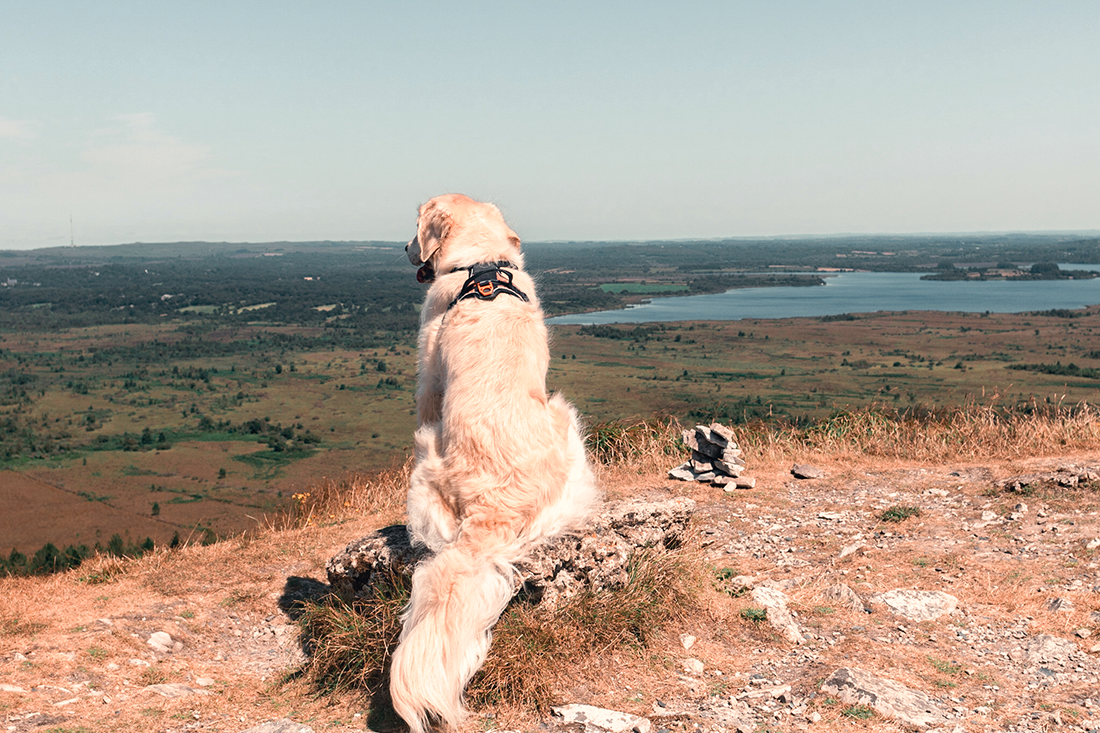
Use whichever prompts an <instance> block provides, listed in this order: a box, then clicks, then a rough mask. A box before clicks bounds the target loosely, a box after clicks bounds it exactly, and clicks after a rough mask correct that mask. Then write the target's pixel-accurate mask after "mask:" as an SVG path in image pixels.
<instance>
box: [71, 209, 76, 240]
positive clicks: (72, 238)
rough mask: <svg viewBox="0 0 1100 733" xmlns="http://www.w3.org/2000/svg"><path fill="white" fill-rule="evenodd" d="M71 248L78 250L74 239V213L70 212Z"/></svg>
mask: <svg viewBox="0 0 1100 733" xmlns="http://www.w3.org/2000/svg"><path fill="white" fill-rule="evenodd" d="M69 247H70V248H71V249H76V239H75V238H74V237H73V212H71V211H70V212H69Z"/></svg>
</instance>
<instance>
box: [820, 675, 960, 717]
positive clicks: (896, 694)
mask: <svg viewBox="0 0 1100 733" xmlns="http://www.w3.org/2000/svg"><path fill="white" fill-rule="evenodd" d="M821 691H822V692H823V693H825V694H827V695H835V696H836V697H837V699H839V700H840V701H841V702H843V703H845V704H846V705H867V706H869V707H871V708H874V710H875V712H877V713H878V714H879V715H883V716H885V717H888V718H895V719H897V720H900V721H902V722H904V723H907V724H909V725H915V726H920V727H924V726H927V725H933V724H936V723H943V722H945V721H946V720H947V711H946V710H944V709H943V708H942V707H940V705H939V704H938V703H936V702H935V701H934V700H932V698H930V697H929V696H928V695H926V694H924V693H923V692H920V691H918V690H911V689H909V688H908V687H906V686H904V685H901V684H899V683H897V682H894V681H893V680H887V679H883V678H881V677H876V676H875V675H873V674H870V673H869V672H864V671H862V670H858V669H853V668H851V667H841V668H840V669H838V670H836V671H835V672H833V673H832V674H831V675H829V678H828V679H826V680H825V682H824V683H822V685H821Z"/></svg>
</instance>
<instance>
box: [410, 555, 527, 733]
mask: <svg viewBox="0 0 1100 733" xmlns="http://www.w3.org/2000/svg"><path fill="white" fill-rule="evenodd" d="M501 557H502V556H501V555H498V554H496V553H487V554H483V553H477V554H474V553H473V552H471V550H470V548H469V546H468V545H466V544H465V543H456V544H451V545H449V546H446V547H444V548H443V549H442V550H441V551H440V552H439V553H438V554H437V555H435V556H434V557H432V558H430V559H427V560H425V561H424V562H422V563H421V564H420V566H419V567H417V569H416V572H415V573H413V580H412V597H411V598H410V599H409V605H408V607H407V608H406V609H405V612H404V614H402V617H401V618H402V622H403V624H404V628H403V629H402V631H401V638H400V641H399V643H398V646H397V650H396V651H395V652H394V654H393V659H392V662H391V666H390V697H391V699H392V701H393V708H394V710H395V711H397V714H398V715H400V716H401V717H402V718H404V720H405V722H406V723H408V724H409V729H410V731H411V733H423V732H424V731H425V730H426V729H427V728H428V727H429V726H430V725H432V723H433V721H434V720H438V721H439V722H441V723H443V724H444V726H445V727H447V728H449V729H451V730H455V729H457V728H458V726H459V725H460V724H461V722H462V720H463V719H464V717H465V715H466V709H465V706H464V705H463V703H462V691H463V689H464V688H465V687H466V683H467V682H469V681H470V678H471V677H472V676H473V674H474V672H476V671H477V670H478V668H480V667H481V665H482V663H483V662H484V661H485V655H486V654H487V653H488V651H489V642H490V640H491V639H492V628H493V624H495V623H496V621H497V619H498V618H499V617H500V614H501V613H503V612H504V608H505V607H506V606H507V605H508V601H509V600H511V598H512V594H513V592H514V588H513V585H512V573H513V569H512V566H511V565H510V564H509V563H508V562H506V561H504V560H502V559H501Z"/></svg>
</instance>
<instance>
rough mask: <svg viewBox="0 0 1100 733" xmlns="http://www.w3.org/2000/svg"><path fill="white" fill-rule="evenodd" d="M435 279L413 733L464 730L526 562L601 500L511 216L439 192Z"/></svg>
mask: <svg viewBox="0 0 1100 733" xmlns="http://www.w3.org/2000/svg"><path fill="white" fill-rule="evenodd" d="M406 251H407V252H408V256H409V260H410V261H411V262H412V263H413V264H414V265H419V266H420V270H419V271H418V273H417V279H418V280H420V281H421V282H429V283H431V286H430V287H429V288H428V293H427V296H426V297H425V299H424V305H423V309H422V310H421V311H420V343H419V349H420V353H419V365H418V372H419V385H418V388H417V395H416V400H417V410H418V415H419V417H418V423H419V427H418V429H417V431H416V434H415V436H414V441H415V451H416V465H415V467H414V469H413V472H412V476H411V478H410V482H409V497H408V526H409V530H410V533H411V536H412V538H413V541H414V542H416V543H418V544H423V545H427V546H428V547H429V548H430V549H431V550H432V551H433V552H434V554H433V555H432V556H431V557H429V558H428V559H426V560H425V561H423V562H422V563H420V565H419V566H418V567H417V568H416V571H415V572H414V574H413V579H412V595H411V598H410V600H409V605H408V606H407V607H406V608H405V610H404V612H403V614H402V617H401V619H402V622H403V628H402V631H401V637H400V641H399V643H398V647H397V649H396V651H395V652H394V655H393V660H392V664H391V668H390V696H391V698H392V700H393V707H394V709H395V710H396V711H397V713H398V714H399V715H400V716H401V717H402V718H404V719H405V722H407V723H408V724H409V728H410V729H411V730H412V732H413V733H422V732H423V731H424V730H426V729H427V728H429V727H432V726H435V725H438V726H440V727H442V728H445V729H451V730H453V729H456V728H457V727H458V726H459V725H460V724H461V723H462V721H463V719H464V717H465V715H466V710H465V707H464V705H463V699H462V693H463V689H464V688H465V687H466V683H467V682H469V680H470V677H472V676H473V674H474V672H476V671H477V670H478V669H479V668H480V667H481V665H482V664H483V663H484V661H485V655H486V654H487V653H488V651H489V644H490V641H491V638H492V627H493V624H495V623H496V621H497V619H498V618H499V617H500V614H501V613H503V611H504V608H505V607H506V606H507V605H508V602H509V601H510V600H511V598H512V596H513V594H514V592H515V584H514V579H513V578H514V573H515V571H514V568H513V563H516V562H518V561H519V560H522V559H523V558H524V556H525V555H526V554H527V553H528V552H529V550H530V549H531V548H532V547H533V546H535V545H536V544H538V543H540V542H543V541H545V540H546V539H547V538H550V537H553V536H555V535H559V534H562V533H564V532H568V531H570V530H575V529H577V528H579V527H580V526H581V525H582V524H583V522H584V520H585V518H586V517H587V516H588V515H589V513H590V511H591V509H592V507H593V505H594V504H595V503H596V502H597V500H598V491H597V488H596V483H595V479H594V477H593V474H592V470H591V467H590V466H589V464H588V461H587V458H586V455H585V450H584V442H583V440H582V438H581V432H580V428H579V425H578V423H579V420H578V417H577V413H576V411H575V410H574V409H573V408H572V406H570V405H569V403H568V402H566V400H565V399H564V398H562V397H561V396H560V395H553V396H551V395H548V394H547V393H546V371H547V368H548V366H549V363H550V350H549V345H548V342H547V332H546V325H545V324H544V323H543V314H542V309H541V308H540V307H539V302H538V299H537V298H536V296H535V284H534V281H533V280H532V279H531V277H530V276H529V275H527V273H526V272H524V270H523V255H522V254H521V253H520V240H519V237H517V236H516V234H515V232H513V231H512V230H511V229H509V228H508V225H507V224H506V223H505V222H504V217H503V216H501V213H500V211H499V210H498V209H497V207H496V206H493V205H492V204H488V203H482V202H479V201H474V200H473V199H470V198H468V197H466V196H461V195H457V194H450V195H445V196H439V197H437V198H434V199H432V200H431V201H429V202H428V203H426V204H424V205H423V206H421V207H420V210H419V216H418V218H417V224H416V238H415V239H413V240H412V241H411V242H409V244H408V245H407V247H406Z"/></svg>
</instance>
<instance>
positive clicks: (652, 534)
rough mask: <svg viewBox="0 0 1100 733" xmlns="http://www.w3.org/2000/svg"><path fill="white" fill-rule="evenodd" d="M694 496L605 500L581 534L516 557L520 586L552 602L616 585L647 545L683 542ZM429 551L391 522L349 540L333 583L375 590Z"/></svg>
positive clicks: (340, 589)
mask: <svg viewBox="0 0 1100 733" xmlns="http://www.w3.org/2000/svg"><path fill="white" fill-rule="evenodd" d="M694 510H695V502H694V501H692V500H691V499H688V498H683V497H681V498H675V499H668V500H662V501H647V500H644V499H635V500H629V501H623V502H615V503H611V504H607V505H605V506H604V508H603V509H602V510H601V511H600V512H598V513H597V514H596V515H595V516H593V517H592V518H591V519H590V520H589V523H588V526H587V527H586V528H585V530H584V531H583V533H578V534H573V535H565V536H562V537H557V538H555V539H553V540H551V541H550V542H548V543H546V544H543V545H540V546H538V547H536V548H534V549H533V550H531V552H530V554H529V555H528V557H527V558H526V559H525V560H523V561H521V562H518V563H516V570H517V571H518V572H517V574H516V590H517V591H518V590H519V589H520V588H521V587H522V588H524V589H525V590H526V591H527V592H528V593H529V594H530V595H531V596H532V598H534V599H536V600H538V601H540V602H541V603H542V604H543V605H544V606H546V607H548V608H552V607H554V606H555V605H556V604H557V603H558V602H560V601H561V600H563V599H566V598H570V597H572V596H573V595H575V594H576V593H578V592H580V591H581V590H582V589H585V588H589V589H596V590H598V589H601V588H614V587H617V586H621V585H623V584H624V583H625V582H626V581H627V564H628V562H629V560H630V556H631V555H632V554H633V553H634V552H635V551H636V550H638V549H641V548H655V549H657V550H668V549H672V548H675V547H678V546H679V545H680V543H681V541H682V538H683V534H684V531H685V530H686V528H687V524H688V521H689V520H690V518H691V515H692V513H693V512H694ZM429 554H430V552H429V550H428V549H427V548H426V547H422V546H418V545H413V544H412V543H411V541H410V538H409V534H408V531H407V529H406V528H405V526H404V525H393V526H391V527H386V528H385V529H382V530H379V531H377V532H374V533H372V534H369V535H367V536H366V537H363V538H362V539H359V540H356V541H354V542H352V543H350V544H349V545H348V546H347V547H346V548H345V549H344V551H343V552H341V553H339V554H337V555H336V556H334V557H333V558H332V559H330V560H329V561H328V564H327V565H326V570H327V571H328V579H329V583H330V584H331V585H332V587H333V589H335V590H336V592H337V593H338V594H339V595H340V596H341V597H343V598H344V599H345V600H349V601H350V600H352V599H355V598H359V599H369V598H371V597H372V592H373V591H372V589H373V587H374V585H375V584H376V583H378V582H380V581H385V580H387V579H390V578H392V577H395V576H399V575H404V576H411V575H412V572H413V569H414V568H415V566H416V564H417V563H418V562H419V561H420V560H422V559H423V558H425V557H427V556H428V555H429Z"/></svg>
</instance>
